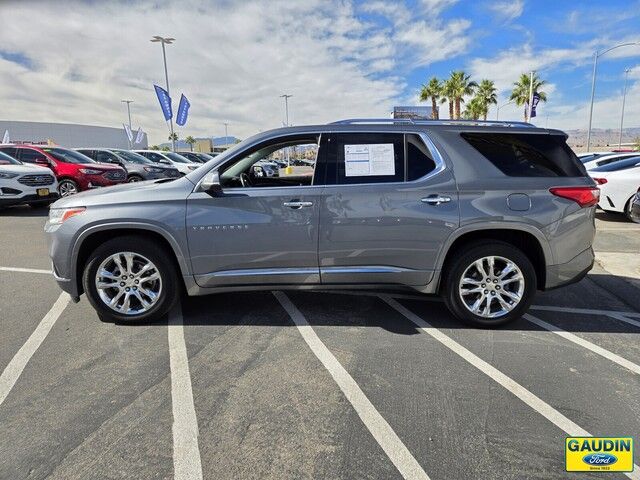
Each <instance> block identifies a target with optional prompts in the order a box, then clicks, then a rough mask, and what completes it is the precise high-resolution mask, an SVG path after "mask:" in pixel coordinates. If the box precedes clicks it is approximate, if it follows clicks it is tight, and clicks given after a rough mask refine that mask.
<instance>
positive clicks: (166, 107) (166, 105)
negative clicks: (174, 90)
mask: <svg viewBox="0 0 640 480" xmlns="http://www.w3.org/2000/svg"><path fill="white" fill-rule="evenodd" d="M153 88H155V89H156V95H157V96H158V101H159V102H160V107H162V113H163V114H164V119H165V120H169V119H170V118H172V117H173V111H172V110H171V97H170V96H169V94H168V93H167V91H166V90H165V89H164V88H162V87H159V86H158V85H154V86H153Z"/></svg>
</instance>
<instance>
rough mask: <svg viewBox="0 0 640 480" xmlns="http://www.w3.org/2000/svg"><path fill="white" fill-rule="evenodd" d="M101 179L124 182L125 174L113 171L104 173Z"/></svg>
mask: <svg viewBox="0 0 640 480" xmlns="http://www.w3.org/2000/svg"><path fill="white" fill-rule="evenodd" d="M103 177H104V178H108V179H109V180H124V177H125V174H124V172H123V171H121V170H113V171H110V172H106V173H105V174H104V175H103Z"/></svg>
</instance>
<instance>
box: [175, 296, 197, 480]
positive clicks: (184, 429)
mask: <svg viewBox="0 0 640 480" xmlns="http://www.w3.org/2000/svg"><path fill="white" fill-rule="evenodd" d="M168 329H169V366H170V368H171V405H172V410H173V426H172V431H173V471H174V472H173V473H174V478H175V479H176V480H200V479H202V463H201V461H200V449H199V448H198V420H197V418H196V409H195V406H194V404H193V392H192V390H191V375H190V374H189V358H188V357H187V346H186V345H185V343H184V327H183V319H182V310H181V308H180V305H177V306H176V307H174V309H173V310H172V311H171V312H170V313H169V328H168Z"/></svg>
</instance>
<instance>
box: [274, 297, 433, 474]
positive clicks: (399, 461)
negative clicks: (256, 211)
mask: <svg viewBox="0 0 640 480" xmlns="http://www.w3.org/2000/svg"><path fill="white" fill-rule="evenodd" d="M273 294H274V295H275V297H276V298H277V299H278V301H279V302H280V305H282V307H283V308H284V309H285V310H286V311H287V313H288V314H289V316H290V317H291V320H292V321H293V323H295V325H296V327H298V331H299V332H300V335H302V338H303V339H304V341H305V342H306V343H307V345H308V346H309V348H310V349H311V351H312V352H313V353H314V355H315V356H316V357H317V358H318V360H320V362H321V363H322V365H324V367H325V368H326V369H327V371H328V372H329V374H330V375H331V376H332V377H333V379H334V380H335V382H336V383H337V384H338V387H340V390H342V393H344V395H345V397H347V400H349V403H351V405H352V406H353V408H354V410H355V411H356V413H357V414H358V416H359V417H360V419H361V420H362V422H363V423H364V424H365V426H366V427H367V429H368V430H369V432H371V435H373V438H375V439H376V441H377V442H378V445H380V446H381V447H382V449H383V450H384V452H385V453H386V454H387V456H388V457H389V459H390V460H391V462H393V464H394V465H395V466H396V468H397V469H398V471H399V472H400V474H401V475H402V476H403V477H404V478H405V479H423V480H428V479H429V477H428V476H427V474H426V473H425V471H424V470H423V469H422V467H421V466H420V464H419V463H418V462H417V461H416V459H415V458H414V457H413V455H411V452H409V450H408V449H407V447H406V446H405V445H404V443H402V440H400V438H399V437H398V435H396V432H394V431H393V429H392V428H391V426H390V425H389V424H388V423H387V421H386V420H385V419H384V418H383V417H382V415H380V413H379V412H378V410H376V407H374V406H373V404H372V403H371V402H370V401H369V399H368V398H367V396H366V395H365V394H364V392H363V391H362V390H361V389H360V387H359V386H358V384H357V383H356V382H355V380H354V379H353V378H352V377H351V375H349V373H348V372H347V371H346V370H345V369H344V367H343V366H342V365H341V364H340V362H338V360H337V359H336V357H334V356H333V354H332V353H331V352H330V351H329V349H328V348H327V347H326V345H325V344H324V343H322V340H320V338H319V337H318V335H316V332H314V331H313V328H311V325H309V323H308V322H307V320H306V318H304V316H303V315H302V313H300V311H299V310H298V309H297V308H296V306H295V305H294V304H293V303H292V302H291V300H289V297H287V296H286V295H285V294H284V293H282V292H273Z"/></svg>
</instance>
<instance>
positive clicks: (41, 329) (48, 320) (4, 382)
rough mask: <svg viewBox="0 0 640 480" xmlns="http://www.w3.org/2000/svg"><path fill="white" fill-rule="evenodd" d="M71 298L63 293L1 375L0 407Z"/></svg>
mask: <svg viewBox="0 0 640 480" xmlns="http://www.w3.org/2000/svg"><path fill="white" fill-rule="evenodd" d="M70 300H71V297H70V296H69V295H68V294H66V293H61V294H60V296H59V297H58V299H57V300H56V302H55V303H54V304H53V306H52V307H51V309H50V310H49V311H48V312H47V313H46V315H45V316H44V317H43V318H42V320H41V321H40V323H39V324H38V326H37V327H36V329H35V330H34V331H33V333H32V334H31V336H30V337H29V338H28V339H27V341H26V342H25V343H24V345H22V347H20V350H18V353H16V354H15V355H14V357H13V358H12V359H11V361H10V362H9V364H8V365H7V367H6V368H5V369H4V371H3V372H2V375H0V405H2V403H3V402H4V400H5V399H6V398H7V395H9V392H11V389H12V388H13V386H14V385H15V384H16V382H17V381H18V378H20V375H21V374H22V371H23V370H24V368H25V367H26V366H27V363H29V360H31V357H33V354H34V353H36V351H37V350H38V348H39V347H40V345H41V344H42V342H43V341H44V339H45V338H46V337H47V335H48V334H49V332H50V331H51V328H52V327H53V325H54V324H55V323H56V321H57V320H58V317H60V314H61V313H62V312H63V311H64V309H65V308H66V306H67V305H68V304H69V301H70Z"/></svg>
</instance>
